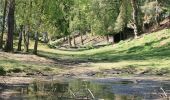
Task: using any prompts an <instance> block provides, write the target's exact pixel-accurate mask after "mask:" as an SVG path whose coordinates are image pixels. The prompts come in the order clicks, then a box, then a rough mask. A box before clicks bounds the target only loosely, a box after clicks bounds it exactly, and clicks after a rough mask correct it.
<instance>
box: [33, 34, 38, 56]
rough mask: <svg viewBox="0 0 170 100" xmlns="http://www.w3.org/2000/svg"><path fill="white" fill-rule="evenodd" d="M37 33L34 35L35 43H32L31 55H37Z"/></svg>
mask: <svg viewBox="0 0 170 100" xmlns="http://www.w3.org/2000/svg"><path fill="white" fill-rule="evenodd" d="M38 37H39V36H38V32H36V33H35V43H34V50H33V54H35V55H37V48H38Z"/></svg>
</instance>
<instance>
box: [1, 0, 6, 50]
mask: <svg viewBox="0 0 170 100" xmlns="http://www.w3.org/2000/svg"><path fill="white" fill-rule="evenodd" d="M6 12H7V0H5V6H4V11H3V21H2V32H1V36H0V49H2V47H3V37H4V31H5V23H6V22H5V21H6V20H5V18H6Z"/></svg>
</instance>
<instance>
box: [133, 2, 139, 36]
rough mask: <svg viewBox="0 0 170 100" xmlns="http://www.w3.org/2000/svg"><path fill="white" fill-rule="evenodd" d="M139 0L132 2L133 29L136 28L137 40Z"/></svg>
mask: <svg viewBox="0 0 170 100" xmlns="http://www.w3.org/2000/svg"><path fill="white" fill-rule="evenodd" d="M136 2H137V0H131V5H132V9H133V13H132V16H133V28H134V35H135V38H137V37H138V34H139V33H138V29H139V28H138V16H137V3H136Z"/></svg>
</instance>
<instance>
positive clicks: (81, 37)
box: [80, 33, 84, 46]
mask: <svg viewBox="0 0 170 100" xmlns="http://www.w3.org/2000/svg"><path fill="white" fill-rule="evenodd" d="M80 35H81V36H80V39H81V45H82V46H83V45H84V43H83V35H82V34H81V33H80Z"/></svg>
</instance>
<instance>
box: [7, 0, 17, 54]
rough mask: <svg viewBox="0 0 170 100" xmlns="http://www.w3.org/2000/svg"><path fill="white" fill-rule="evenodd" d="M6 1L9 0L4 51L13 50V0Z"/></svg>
mask: <svg viewBox="0 0 170 100" xmlns="http://www.w3.org/2000/svg"><path fill="white" fill-rule="evenodd" d="M8 1H9V11H8V34H7V40H6V46H5V51H6V52H13V34H14V20H15V19H14V13H15V0H8Z"/></svg>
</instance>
